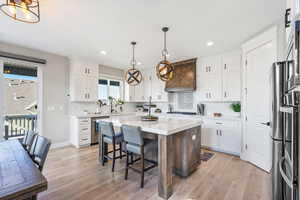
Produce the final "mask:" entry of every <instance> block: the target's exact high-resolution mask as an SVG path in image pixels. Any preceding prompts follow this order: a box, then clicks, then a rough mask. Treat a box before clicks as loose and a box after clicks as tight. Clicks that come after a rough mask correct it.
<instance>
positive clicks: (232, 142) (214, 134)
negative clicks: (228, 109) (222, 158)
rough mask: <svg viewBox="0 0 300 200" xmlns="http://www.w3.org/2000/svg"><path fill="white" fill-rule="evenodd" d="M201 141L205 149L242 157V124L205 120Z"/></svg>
mask: <svg viewBox="0 0 300 200" xmlns="http://www.w3.org/2000/svg"><path fill="white" fill-rule="evenodd" d="M201 139H202V146H204V147H207V148H210V149H212V150H215V151H220V152H225V153H230V154H234V155H240V153H241V124H240V122H239V121H226V120H223V121H220V120H204V124H203V126H202V132H201Z"/></svg>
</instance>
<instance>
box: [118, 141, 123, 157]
mask: <svg viewBox="0 0 300 200" xmlns="http://www.w3.org/2000/svg"><path fill="white" fill-rule="evenodd" d="M119 147H120V150H119V153H120V159H121V160H122V157H123V156H122V150H123V149H122V142H121V143H120V144H119Z"/></svg>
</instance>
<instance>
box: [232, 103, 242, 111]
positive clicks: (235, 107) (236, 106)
mask: <svg viewBox="0 0 300 200" xmlns="http://www.w3.org/2000/svg"><path fill="white" fill-rule="evenodd" d="M231 108H232V110H233V111H234V112H241V104H240V103H233V104H231Z"/></svg>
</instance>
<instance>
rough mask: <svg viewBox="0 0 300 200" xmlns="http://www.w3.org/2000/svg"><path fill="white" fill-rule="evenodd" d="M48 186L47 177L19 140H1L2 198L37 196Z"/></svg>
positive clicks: (14, 199)
mask: <svg viewBox="0 0 300 200" xmlns="http://www.w3.org/2000/svg"><path fill="white" fill-rule="evenodd" d="M47 186H48V182H47V179H46V178H45V177H44V176H43V174H42V173H41V172H40V170H39V169H38V168H37V167H36V166H35V164H34V163H33V161H32V160H31V158H30V156H29V154H28V153H27V151H26V150H25V149H24V148H23V146H22V145H21V143H20V142H19V141H18V140H8V141H4V142H0V200H4V199H5V200H12V199H13V200H22V199H28V198H31V197H35V196H36V195H37V194H38V193H40V192H42V191H45V190H47Z"/></svg>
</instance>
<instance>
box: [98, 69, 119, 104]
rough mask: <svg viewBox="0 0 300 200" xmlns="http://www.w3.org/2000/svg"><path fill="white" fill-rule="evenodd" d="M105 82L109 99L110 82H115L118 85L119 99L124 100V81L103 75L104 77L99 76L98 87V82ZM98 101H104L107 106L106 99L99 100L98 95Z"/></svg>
mask: <svg viewBox="0 0 300 200" xmlns="http://www.w3.org/2000/svg"><path fill="white" fill-rule="evenodd" d="M101 79H102V80H107V84H108V87H107V94H108V96H107V97H109V96H110V89H109V88H110V81H117V82H119V83H120V86H119V87H120V99H121V100H124V80H123V79H122V78H120V77H114V76H108V75H105V76H100V77H99V79H98V87H99V85H100V84H99V81H100V80H101ZM98 100H101V101H106V103H107V104H109V101H108V99H99V95H98Z"/></svg>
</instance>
